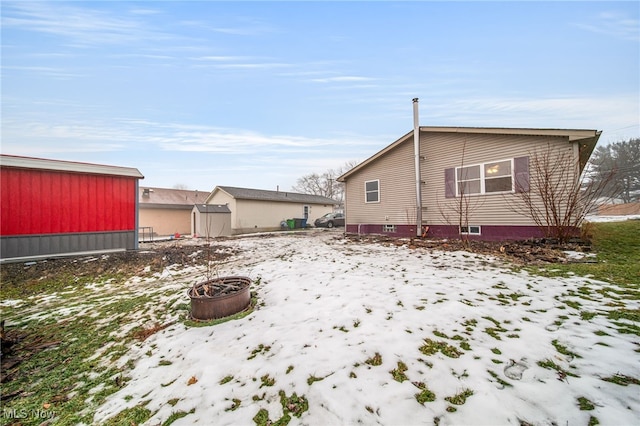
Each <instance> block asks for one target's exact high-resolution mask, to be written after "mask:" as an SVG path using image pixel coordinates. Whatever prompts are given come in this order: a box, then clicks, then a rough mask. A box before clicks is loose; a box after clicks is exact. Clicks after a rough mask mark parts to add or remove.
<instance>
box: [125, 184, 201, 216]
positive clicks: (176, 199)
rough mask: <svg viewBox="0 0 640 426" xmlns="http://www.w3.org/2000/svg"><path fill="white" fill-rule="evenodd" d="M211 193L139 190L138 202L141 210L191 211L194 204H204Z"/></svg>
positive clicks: (161, 189)
mask: <svg viewBox="0 0 640 426" xmlns="http://www.w3.org/2000/svg"><path fill="white" fill-rule="evenodd" d="M208 196H209V193H208V192H206V191H197V190H195V191H194V190H185V189H169V188H152V187H148V186H141V187H140V188H138V202H139V204H140V207H141V208H143V209H144V208H149V209H153V208H156V209H184V210H187V209H189V210H191V209H192V208H193V205H194V204H198V203H203V202H204V201H205V200H206V199H207V197H208Z"/></svg>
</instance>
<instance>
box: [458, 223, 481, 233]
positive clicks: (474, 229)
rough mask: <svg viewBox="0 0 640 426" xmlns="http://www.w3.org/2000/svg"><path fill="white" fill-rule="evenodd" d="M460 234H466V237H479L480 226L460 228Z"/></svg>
mask: <svg viewBox="0 0 640 426" xmlns="http://www.w3.org/2000/svg"><path fill="white" fill-rule="evenodd" d="M460 233H461V234H466V235H480V226H478V225H469V226H461V227H460Z"/></svg>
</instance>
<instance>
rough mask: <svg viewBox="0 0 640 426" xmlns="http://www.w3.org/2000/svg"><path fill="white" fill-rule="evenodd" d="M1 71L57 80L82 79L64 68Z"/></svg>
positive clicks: (13, 68) (6, 68)
mask: <svg viewBox="0 0 640 426" xmlns="http://www.w3.org/2000/svg"><path fill="white" fill-rule="evenodd" d="M2 69H3V70H14V71H20V72H27V73H32V74H40V75H45V76H48V77H53V78H58V79H71V78H78V77H83V75H82V74H79V73H74V72H70V71H68V70H66V69H64V68H57V67H38V66H2Z"/></svg>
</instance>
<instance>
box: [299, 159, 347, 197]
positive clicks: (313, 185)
mask: <svg viewBox="0 0 640 426" xmlns="http://www.w3.org/2000/svg"><path fill="white" fill-rule="evenodd" d="M357 164H358V163H357V162H356V161H349V162H347V163H345V164H344V165H342V166H341V167H338V168H337V169H330V170H327V171H326V172H324V173H322V174H318V173H311V174H308V175H305V176H302V177H301V178H299V179H298V180H297V182H296V185H295V186H293V187H292V188H291V190H292V191H295V192H299V193H302V194H313V195H322V196H324V197H328V198H332V199H334V200H336V201H338V202H339V203H340V204H342V202H343V200H344V184H343V183H341V182H338V181H337V180H336V179H337V178H338V177H339V176H341V175H343V174H344V173H346V172H347V171H349V170H351V169H352V168H353V167H355V166H356V165H357Z"/></svg>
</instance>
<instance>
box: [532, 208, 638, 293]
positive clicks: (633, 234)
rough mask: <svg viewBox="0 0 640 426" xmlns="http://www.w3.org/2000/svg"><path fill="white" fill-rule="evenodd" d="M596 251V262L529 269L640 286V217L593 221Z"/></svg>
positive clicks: (628, 285)
mask: <svg viewBox="0 0 640 426" xmlns="http://www.w3.org/2000/svg"><path fill="white" fill-rule="evenodd" d="M589 226H593V230H592V232H591V234H592V235H593V238H592V243H593V251H594V252H595V253H597V263H570V264H566V265H553V266H552V267H532V268H528V269H529V271H530V272H534V273H536V274H540V275H545V276H565V275H566V274H567V273H574V274H576V275H580V276H591V277H593V278H594V279H596V280H600V281H606V282H609V283H614V284H618V285H620V286H624V287H627V288H628V289H629V290H630V291H634V290H639V289H640V220H627V221H623V222H603V223H593V224H590V225H589Z"/></svg>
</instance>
